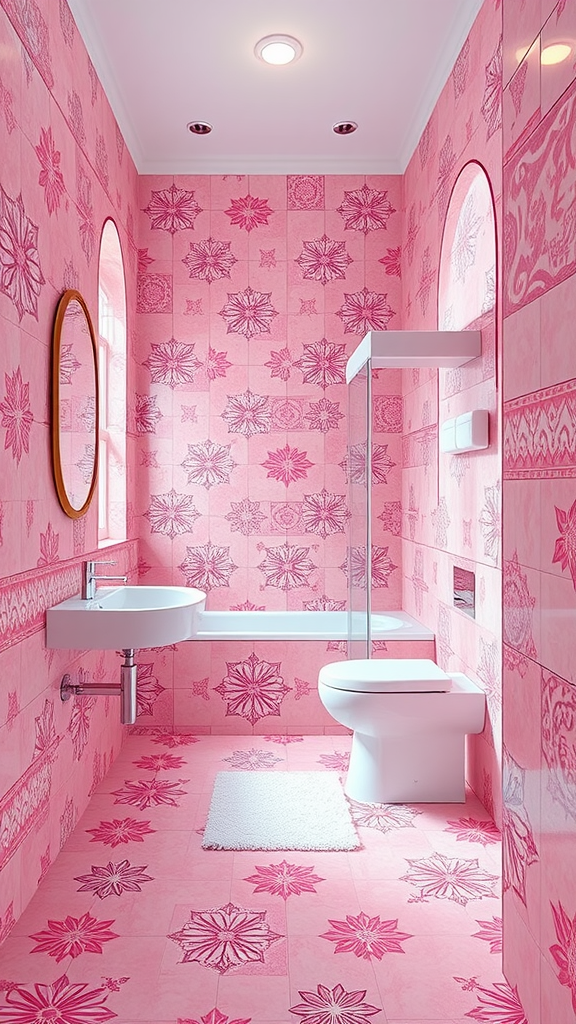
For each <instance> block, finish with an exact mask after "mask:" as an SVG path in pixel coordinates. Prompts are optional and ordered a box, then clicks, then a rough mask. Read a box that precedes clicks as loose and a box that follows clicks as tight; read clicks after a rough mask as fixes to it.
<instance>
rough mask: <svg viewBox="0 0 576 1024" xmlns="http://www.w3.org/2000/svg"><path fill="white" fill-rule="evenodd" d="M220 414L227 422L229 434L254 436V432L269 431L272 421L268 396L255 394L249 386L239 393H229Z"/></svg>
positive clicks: (263, 432) (265, 432)
mask: <svg viewBox="0 0 576 1024" xmlns="http://www.w3.org/2000/svg"><path fill="white" fill-rule="evenodd" d="M221 415H222V419H223V420H224V421H225V423H227V424H228V433H229V434H243V436H244V437H254V436H255V435H256V434H269V433H270V429H271V426H272V423H271V419H270V400H269V397H268V395H256V394H254V392H253V391H250V389H249V388H248V390H247V391H245V392H244V393H243V394H241V395H229V396H228V401H227V403H226V407H225V409H224V412H223V413H222V414H221Z"/></svg>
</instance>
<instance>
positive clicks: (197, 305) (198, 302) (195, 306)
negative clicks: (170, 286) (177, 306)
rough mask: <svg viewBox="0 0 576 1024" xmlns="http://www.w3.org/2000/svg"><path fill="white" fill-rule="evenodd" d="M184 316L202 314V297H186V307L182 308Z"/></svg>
mask: <svg viewBox="0 0 576 1024" xmlns="http://www.w3.org/2000/svg"><path fill="white" fill-rule="evenodd" d="M184 316H204V310H203V309H202V299H186V309H185V310H184Z"/></svg>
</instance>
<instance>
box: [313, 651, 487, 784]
mask: <svg viewBox="0 0 576 1024" xmlns="http://www.w3.org/2000/svg"><path fill="white" fill-rule="evenodd" d="M318 693H319V695H320V700H321V701H322V703H323V705H324V707H325V708H326V710H327V711H328V712H329V714H331V715H332V717H333V718H334V719H335V720H336V721H337V722H339V723H340V724H341V725H345V726H347V727H348V728H349V729H352V730H353V732H354V736H353V738H352V753H351V755H350V768H349V770H348V776H347V778H346V785H345V792H346V795H347V796H349V797H351V798H352V799H353V800H359V801H362V802H365V803H391V804H393V803H463V802H464V799H465V793H464V770H465V736H466V734H467V733H479V732H482V730H483V728H484V716H485V710H486V697H485V694H484V692H483V690H481V689H480V688H479V687H478V686H477V685H476V684H475V683H473V682H472V680H471V679H468V677H467V676H465V675H462V674H461V673H459V672H455V673H453V674H452V675H446V673H445V672H443V671H442V669H440V668H439V667H438V665H436V664H435V663H434V662H433V661H429V660H427V659H424V658H413V659H412V658H407V659H394V658H391V659H389V660H388V659H382V660H373V661H368V660H356V661H339V662H334V663H332V664H330V665H325V666H324V668H322V669H320V674H319V677H318Z"/></svg>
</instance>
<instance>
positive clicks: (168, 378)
mask: <svg viewBox="0 0 576 1024" xmlns="http://www.w3.org/2000/svg"><path fill="white" fill-rule="evenodd" d="M150 348H151V352H150V355H149V356H148V358H147V359H145V360H144V362H143V363H142V366H146V367H147V368H148V370H149V371H150V380H151V382H152V384H167V385H168V387H169V388H172V390H174V388H177V387H178V386H180V385H183V384H193V383H194V378H195V376H196V372H197V370H198V369H199V368H200V366H201V365H202V364H201V362H200V360H199V359H197V358H196V356H195V355H194V348H195V345H194V342H192V343H191V344H190V345H186V344H185V343H184V342H182V341H176V339H175V338H170V340H169V341H164V342H161V343H160V344H158V345H155V344H154V343H153V344H152V345H151V346H150Z"/></svg>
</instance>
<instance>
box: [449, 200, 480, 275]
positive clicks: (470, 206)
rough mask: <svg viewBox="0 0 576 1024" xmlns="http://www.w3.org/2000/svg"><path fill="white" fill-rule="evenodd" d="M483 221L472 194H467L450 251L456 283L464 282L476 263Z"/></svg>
mask: <svg viewBox="0 0 576 1024" xmlns="http://www.w3.org/2000/svg"><path fill="white" fill-rule="evenodd" d="M483 223H484V219H483V217H482V216H480V215H479V214H478V213H477V200H476V196H475V195H474V193H469V194H468V196H467V197H466V200H465V202H464V206H463V207H462V209H461V210H460V213H459V216H458V223H457V225H456V234H455V237H454V241H453V243H452V249H451V251H450V263H451V265H452V267H453V269H454V271H455V279H456V281H462V282H463V283H464V282H465V280H466V276H467V274H468V271H469V270H470V268H471V267H473V266H474V264H475V262H476V248H477V245H478V234H479V231H480V229H481V227H482V225H483Z"/></svg>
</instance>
